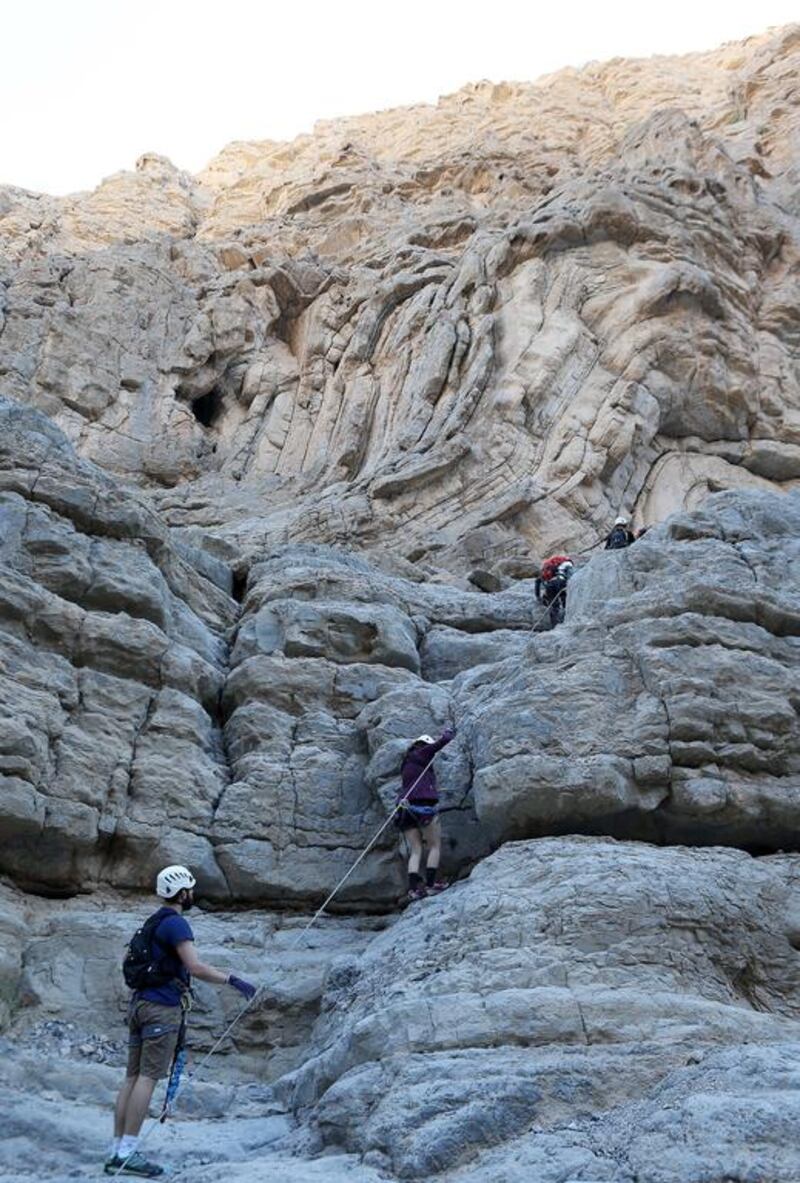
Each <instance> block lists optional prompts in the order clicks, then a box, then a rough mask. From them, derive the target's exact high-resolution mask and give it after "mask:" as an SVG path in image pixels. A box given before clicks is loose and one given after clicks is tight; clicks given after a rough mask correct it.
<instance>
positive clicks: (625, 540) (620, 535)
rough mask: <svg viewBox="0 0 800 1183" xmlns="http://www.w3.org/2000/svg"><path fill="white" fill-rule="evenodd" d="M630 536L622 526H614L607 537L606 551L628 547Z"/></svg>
mask: <svg viewBox="0 0 800 1183" xmlns="http://www.w3.org/2000/svg"><path fill="white" fill-rule="evenodd" d="M630 542H631V539H630V535H629V533H628V531H627V530H626V528H625V527H624V526H615V527H614V529H613V530H612V531H611V533H610V534H609V536H608V541H607V542H606V550H622V549H623V548H624V547H626V546H630Z"/></svg>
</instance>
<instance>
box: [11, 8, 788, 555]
mask: <svg viewBox="0 0 800 1183" xmlns="http://www.w3.org/2000/svg"><path fill="white" fill-rule="evenodd" d="M799 47H800V34H799V33H798V29H797V27H792V28H789V29H786V30H782V31H779V32H775V33H773V34H771V35H768V36H766V37H763V38H753V39H751V40H750V41H748V42H746V43H744V44H743V45H737V46H730V47H725V48H723V49H722V50H720V51H717V52H716V53H712V54H705V55H695V56H692V57H687V58H681V59H656V60H654V61H653V62H652V63H647V62H643V63H630V62H619V61H616V62H611V63H608V64H606V65H602V66H600V65H593V66H590V67H587V68H586V69H585V70H583V71H566V72H563V73H561V74H558V75H555V76H553V77H552V78H550V79H545V80H542V81H541V82H539V83H536V84H533V85H523V84H520V85H503V86H498V87H493V86H489V85H480V86H477V87H472V88H467V89H466V90H464V91H462V92H459V93H458V94H457V95H454V96H450V97H449V98H447V99H444V100H442V101H441V103H440V104H439V105H438V107H435V108H411V109H408V110H401V111H396V112H387V113H384V114H382V115H377V116H372V117H367V118H364V119H355V120H349V121H342V122H340V123H336V124H322V125H320V126H319V127H318V128H317V130H316V131H315V133H314V135H312V136H307V137H301V138H300V139H299V140H297V141H295V142H294V143H293V144H291V145H274V144H270V143H263V144H246V145H234V146H232V147H231V148H229V149H227V150H226V151H225V152H223V153H222V155H221V156H220V157H219V158H218V159H217V160H216V161H215V162H213V163H212V164H211V165H210V166H209V168H208V169H207V170H206V172H205V173H204V174H203V175H202V176H201V177H199V178H194V179H193V178H189V177H187V176H185V175H182V174H179V173H178V172H177V171H176V170H175V169H173V168H172V167H171V166H170V165H169V163H168V162H165V161H163V160H161V159H158V158H154V157H145V158H143V160H142V161H141V162H140V165H139V168H138V171H137V172H136V173H134V174H128V173H124V174H120V175H118V176H116V177H113V178H110V179H109V180H107V181H105V182H104V183H103V184H102V185H101V186H100V187H99V188H98V189H97V190H96V191H95V192H94V193H92V194H84V195H77V196H76V197H73V198H65V199H61V200H54V199H48V198H43V197H38V196H36V195H32V194H25V193H21V192H19V191H17V190H4V191H3V197H2V204H0V211H2V215H1V216H0V241H2V242H3V243H4V245H5V256H6V261H5V263H4V264H3V268H2V272H0V374H2V376H3V382H2V392H3V393H5V394H8V395H11V396H12V397H14V398H17V399H20V400H22V401H24V402H29V403H31V404H33V405H35V406H37V407H40V408H41V409H43V410H45V411H46V412H47V413H48V414H49V415H51V416H53V417H54V419H55V420H56V422H57V423H58V424H59V425H60V426H61V427H62V428H64V430H65V431H66V432H67V434H68V435H69V436H70V438H71V439H72V440H73V441H74V442H75V444H76V446H77V448H78V450H79V452H80V453H81V455H83V456H85V457H87V458H91V459H93V460H95V461H96V462H98V463H100V464H101V465H103V466H104V467H107V468H108V469H110V470H112V471H113V472H115V473H117V474H119V475H121V476H123V477H124V478H125V479H127V480H132V481H135V482H139V483H141V484H143V485H144V486H145V487H147V488H150V489H153V490H156V489H158V488H159V487H161V486H168V487H169V488H170V491H169V492H168V493H165V494H163V495H162V496H161V497H160V502H161V504H162V506H163V507H164V509H165V511H166V512H167V514H168V518H169V520H170V521H171V522H173V523H175V524H182V525H185V526H191V525H195V526H203V527H209V526H211V527H215V528H217V529H219V530H220V531H221V532H222V533H224V534H226V535H227V536H228V537H229V538H231V539H232V540H233V541H235V543H236V544H237V545H238V547H239V548H240V550H244V551H245V552H246V553H248V554H250V555H253V554H257V553H258V550H259V548H260V547H261V546H263V543H264V542H265V541H266V542H267V543H268V544H269V545H274V544H275V543H279V542H285V541H287V540H289V539H290V540H292V541H313V542H324V543H334V544H341V543H346V544H348V545H354V544H355V545H365V544H367V545H380V546H384V547H386V546H390V547H391V548H392V549H393V550H394V551H396V552H398V553H402V554H404V555H406V556H408V557H412V558H417V559H418V558H419V557H421V556H426V557H427V558H428V559H429V560H433V561H434V562H435V563H436V564H437V565H439V566H443V567H445V568H447V569H450V570H453V571H458V572H461V573H463V572H464V567H465V562H464V560H465V554H466V553H467V551H468V550H469V548H470V547H472V548H473V549H477V550H479V551H481V552H482V553H483V554H486V553H488V554H490V555H493V556H494V557H498V556H500V555H502V556H504V557H505V556H508V555H509V554H523V555H524V554H526V553H527V552H528V551H530V549H531V548H532V549H533V550H534V552H537V553H539V554H541V553H542V551H543V550H549V549H551V548H552V547H553V546H554V545H556V544H557V545H558V546H564V545H566V546H567V547H570V548H573V549H577V548H580V547H583V546H586V545H590V544H591V543H593V542H594V541H595V540H596V539H597V537H598V534H600V533H602V531H603V529H604V527H605V526H606V524H607V522H608V520H609V517H613V516H614V514H615V513H616V512H617V510H618V509H620V508H623V507H624V508H625V509H626V510H628V511H633V512H635V514H636V517H637V520H643V521H648V522H649V521H652V520H653V519H657V518H661V517H664V516H666V514H667V513H669V512H672V511H674V510H676V509H679V508H681V507H690V508H691V507H693V506H694V505H696V504H697V503H698V502H699V501H700V500H701V499H702V498H703V497H704V496H705V495H706V493H707V492H708V491H709V490H711V491H713V490H719V489H725V488H729V487H734V488H739V487H755V488H770V489H773V490H774V489H778V488H786V487H791V486H792V484H793V483H794V482H796V481H797V479H798V475H800V436H799V435H798V413H799V409H800V381H799V379H798V352H797V339H798V319H797V307H798V282H797V273H798V212H799V211H798V207H797V202H796V196H795V190H796V185H795V180H796V170H797V164H796V158H795V154H794V153H793V150H792V147H791V145H792V144H793V143H795V142H796V137H797V135H798V123H797V118H798V117H797V106H796V103H795V101H794V99H795V78H796V75H797V71H798V66H799V65H800V57H799V56H798V55H799V54H800V48H799ZM255 518H257V519H258V522H257V523H256V522H255V521H254V519H255Z"/></svg>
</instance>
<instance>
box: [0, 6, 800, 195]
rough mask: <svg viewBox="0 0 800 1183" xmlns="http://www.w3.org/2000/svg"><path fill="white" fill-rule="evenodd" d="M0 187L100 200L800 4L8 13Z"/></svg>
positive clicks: (0, 9) (718, 31) (700, 43)
mask: <svg viewBox="0 0 800 1183" xmlns="http://www.w3.org/2000/svg"><path fill="white" fill-rule="evenodd" d="M0 18H1V19H2V23H1V24H0V28H1V29H2V38H3V51H4V52H3V60H2V67H0V102H1V103H2V106H1V107H0V110H2V112H3V125H2V130H1V131H0V184H3V183H6V184H15V185H19V186H21V187H22V188H27V189H36V190H42V191H45V192H49V193H67V192H71V191H73V190H76V189H87V188H93V187H94V186H95V185H96V184H97V183H98V182H99V181H100V180H101V179H102V178H103V177H104V176H108V175H109V174H110V173H113V172H116V171H118V170H119V169H122V168H132V167H133V165H134V162H135V161H136V158H137V157H138V156H140V155H141V154H142V153H143V152H149V151H152V152H160V153H163V154H164V155H166V156H169V157H170V158H171V159H172V160H173V161H174V162H175V163H176V164H177V165H179V166H180V167H181V168H186V169H189V170H190V171H192V172H196V171H197V170H199V169H200V168H202V167H203V165H204V164H206V163H207V161H208V160H210V159H211V157H212V156H214V155H215V154H216V153H217V152H218V151H219V150H220V149H221V148H222V147H224V145H225V144H227V143H229V142H230V141H231V140H241V139H290V138H291V137H293V136H295V135H297V134H299V133H300V132H303V131H310V130H311V128H312V127H313V124H314V122H315V120H317V119H329V118H333V117H335V116H339V115H355V114H362V113H364V112H367V111H374V110H379V109H381V108H384V107H391V106H397V105H399V104H406V103H414V102H435V101H436V99H437V98H438V97H439V95H442V94H448V93H450V92H452V91H454V90H457V89H458V88H459V87H460V86H463V85H464V84H465V83H466V82H475V81H478V80H479V79H482V78H489V79H491V80H493V81H501V80H503V79H512V80H515V81H519V80H526V81H527V80H532V79H534V78H536V77H538V76H539V75H541V74H545V73H549V72H551V71H552V70H557V69H559V68H560V67H562V66H567V65H573V66H580V65H583V64H584V63H585V62H587V61H591V60H593V59H594V60H603V59H605V58H609V57H617V56H625V57H629V56H636V57H640V56H648V55H650V54H653V53H685V52H690V51H694V50H704V49H712V48H714V47H716V46H717V45H719V44H721V43H722V42H724V41H731V40H737V39H739V38H742V37H747V36H750V35H751V34H755V33H760V32H763V31H764V30H765V29H766V28H767V27H768V26H770V25H781V24H788V23H790V22H791V21H792V20H800V0H757V2H756V0H750V2H749V3H742V2H740V0H711V2H710V3H709V0H656V2H655V3H654V2H653V0H634V2H632V3H631V2H626V0H593V2H591V3H590V2H588V0H561V2H559V0H539V2H538V3H537V2H536V0H530V2H529V3H519V2H514V3H512V2H510V0H478V2H475V0H295V2H294V4H293V3H292V0H277V2H275V0H260V2H259V0H224V2H223V0H218V2H216V3H211V2H208V0H135V2H133V0H2V4H1V5H0Z"/></svg>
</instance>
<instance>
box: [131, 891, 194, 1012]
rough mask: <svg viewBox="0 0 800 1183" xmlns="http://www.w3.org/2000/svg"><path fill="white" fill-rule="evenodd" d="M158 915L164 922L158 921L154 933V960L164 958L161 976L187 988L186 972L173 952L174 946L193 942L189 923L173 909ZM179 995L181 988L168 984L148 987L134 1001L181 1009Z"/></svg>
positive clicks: (187, 974)
mask: <svg viewBox="0 0 800 1183" xmlns="http://www.w3.org/2000/svg"><path fill="white" fill-rule="evenodd" d="M158 912H159V913H161V912H163V914H164V919H163V920H160V921H159V923H158V924H157V926H156V929H155V931H154V933H153V939H152V949H153V958H154V960H160V959H162V958H163V961H162V966H163V969H164V972H165V973H168V974H170V976H171V977H174V978H178V980H179V981H181V982H183V983H184V985H186V986H189V984H190V982H191V978H190V976H189V971H188V969H187V968H186V966H185V965H184V964H183V962H182V961H181V959H180V957H179V956H178V954H177V953H176V952H175V946H176V945H180V943H181V942H182V941H193V940H194V933H193V932H192V930H191V928H190V927H189V923H188V921H186V920H184V918H183V917H182V916H181V914H180V913H179V912H176V911H175V910H174V909H173V908H159V910H158ZM156 915H158V913H156ZM182 993H183V991H182V990H181V988H180V986H177V985H175V983H174V982H168V983H167V984H166V985H165V986H150V987H149V988H148V989H147V990H139V991H138V994H137V997H138V998H146V999H147V1001H148V1002H160V1003H161V1005H162V1006H180V1003H181V995H182Z"/></svg>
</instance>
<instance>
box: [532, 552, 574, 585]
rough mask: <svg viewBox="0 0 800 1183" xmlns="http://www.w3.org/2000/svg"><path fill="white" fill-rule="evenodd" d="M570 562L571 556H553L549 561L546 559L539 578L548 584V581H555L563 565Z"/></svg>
mask: <svg viewBox="0 0 800 1183" xmlns="http://www.w3.org/2000/svg"><path fill="white" fill-rule="evenodd" d="M569 561H570V558H569V555H551V556H550V558H549V559H545V561H544V562H543V563H542V569H541V571H540V572H539V578H540V579H543V580H544V582H545V583H547V581H548V579H554V578H555V575H556V572H557V571H558V568H559V567H560V566H561V564H562V563H568V562H569Z"/></svg>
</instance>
